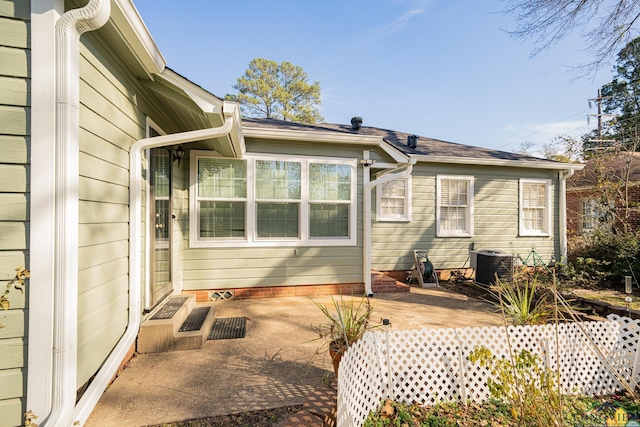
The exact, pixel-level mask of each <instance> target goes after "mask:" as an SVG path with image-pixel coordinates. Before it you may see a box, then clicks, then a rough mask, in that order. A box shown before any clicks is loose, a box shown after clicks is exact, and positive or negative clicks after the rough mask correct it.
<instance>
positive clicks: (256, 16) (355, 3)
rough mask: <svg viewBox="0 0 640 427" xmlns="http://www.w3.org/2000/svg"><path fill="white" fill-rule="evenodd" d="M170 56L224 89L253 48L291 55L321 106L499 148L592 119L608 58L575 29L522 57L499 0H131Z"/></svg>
mask: <svg viewBox="0 0 640 427" xmlns="http://www.w3.org/2000/svg"><path fill="white" fill-rule="evenodd" d="M134 4H135V5H136V7H137V8H138V10H139V12H140V15H141V16H142V19H143V20H144V21H145V23H146V24H147V26H148V28H149V30H150V32H151V35H152V36H153V38H154V40H155V41H156V43H157V45H158V47H159V48H160V51H161V52H162V53H163V55H164V57H165V59H166V60H167V63H168V66H169V67H171V68H172V69H174V70H175V71H177V72H178V73H180V74H182V75H184V76H185V77H187V78H188V79H190V80H192V81H194V82H195V83H197V84H199V85H200V86H202V87H203V88H205V89H206V90H208V91H210V92H212V93H213V94H215V95H217V96H219V97H224V95H225V94H227V93H232V92H234V90H233V88H232V86H233V84H234V83H235V82H236V79H237V78H238V77H240V76H241V75H242V74H243V73H244V71H245V70H246V69H247V66H248V64H249V62H250V61H251V60H252V59H253V58H258V57H261V58H267V59H271V60H275V61H277V62H281V61H289V62H291V63H293V64H295V65H299V66H301V67H302V68H304V70H305V71H306V72H307V74H308V76H309V80H310V81H311V82H314V81H318V82H320V86H321V88H322V106H321V108H320V111H321V114H322V115H323V116H324V118H325V120H326V121H327V122H330V123H344V124H348V123H349V122H350V119H351V117H353V116H361V117H362V118H363V120H364V125H365V126H376V127H381V128H385V129H393V130H398V131H403V132H408V133H414V134H418V135H422V136H427V137H432V138H438V139H443V140H446V141H452V142H458V143H463V144H469V145H476V146H482V147H489V148H495V149H500V150H504V151H514V150H517V149H518V148H519V147H520V145H521V144H522V143H523V142H525V141H526V142H530V143H532V144H535V145H534V148H533V149H532V150H531V151H532V152H533V153H535V152H536V150H537V149H540V148H541V146H542V144H544V143H549V142H551V141H552V140H553V139H554V138H555V137H557V136H558V135H562V134H567V135H570V136H573V137H575V138H579V136H580V135H582V134H584V133H586V132H587V131H588V130H589V129H592V128H594V127H595V124H596V121H595V119H594V118H593V117H592V118H591V122H590V124H588V123H587V115H588V114H594V113H595V112H596V111H595V106H593V107H592V108H591V109H590V108H589V106H588V102H587V100H588V99H589V98H594V97H595V96H596V95H597V90H598V88H599V87H601V86H602V85H603V84H604V83H607V82H608V81H610V80H611V79H612V76H611V67H610V66H606V67H604V68H603V70H602V71H600V72H599V73H598V74H597V75H595V76H593V77H591V78H588V79H580V80H577V81H576V73H575V72H574V71H572V67H574V66H575V65H578V64H581V63H585V62H589V61H590V56H589V54H588V53H587V52H584V51H583V50H582V43H581V40H580V38H579V37H578V34H574V35H572V36H571V37H570V38H569V39H567V40H564V41H563V42H561V43H560V44H558V45H555V46H553V47H552V48H551V49H549V50H546V51H543V52H542V53H541V54H539V55H538V56H536V57H533V58H532V57H531V52H532V50H533V47H534V45H533V44H531V43H525V42H522V41H519V40H513V39H512V38H511V37H510V36H509V35H508V34H507V33H506V32H505V31H504V30H505V29H514V28H515V24H514V21H513V19H512V18H511V17H510V16H505V15H504V14H502V13H501V11H502V10H503V8H504V3H503V1H501V0H482V1H478V0H375V1H371V0H370V1H364V0H351V1H349V0H341V1H337V0H322V1H318V0H316V1H312V0H297V1H294V0H288V1H285V0H273V1H268V2H267V1H264V0H234V1H210V0H189V1H182V2H176V1H175V0H134Z"/></svg>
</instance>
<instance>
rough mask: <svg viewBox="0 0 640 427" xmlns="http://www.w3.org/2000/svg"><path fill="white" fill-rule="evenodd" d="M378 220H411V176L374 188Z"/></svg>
mask: <svg viewBox="0 0 640 427" xmlns="http://www.w3.org/2000/svg"><path fill="white" fill-rule="evenodd" d="M376 196H377V204H376V206H377V214H376V219H377V220H378V221H410V220H411V197H410V196H411V178H399V179H394V180H393V181H389V182H386V183H384V184H381V185H379V186H378V187H377V189H376Z"/></svg>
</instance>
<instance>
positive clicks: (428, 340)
mask: <svg viewBox="0 0 640 427" xmlns="http://www.w3.org/2000/svg"><path fill="white" fill-rule="evenodd" d="M639 345H640V322H639V321H636V320H632V319H629V318H626V317H619V316H616V315H610V316H609V321H606V322H582V323H564V324H560V325H558V327H557V328H556V326H555V325H540V326H510V327H508V328H504V327H499V326H496V327H481V328H462V329H453V328H451V329H415V330H400V331H375V332H368V333H367V334H365V336H364V338H363V339H362V340H360V341H359V342H357V343H356V344H355V345H353V346H352V347H351V348H350V349H349V351H347V353H346V354H345V355H344V356H343V357H342V360H341V362H340V372H339V375H338V426H339V427H350V426H356V427H360V426H361V425H362V424H363V423H364V420H365V418H366V417H367V415H368V414H369V412H370V411H372V410H374V409H376V408H377V406H378V405H379V403H380V401H381V400H383V399H387V398H391V399H395V400H400V401H404V402H406V403H413V402H417V403H420V404H433V403H435V402H437V401H451V400H454V401H462V402H465V401H467V400H473V401H478V402H479V401H483V400H486V399H487V398H488V397H489V390H488V388H487V379H488V375H489V373H488V371H487V370H486V368H482V367H480V366H478V365H476V364H473V363H471V362H469V361H468V359H467V357H468V356H469V353H470V352H471V351H473V350H474V349H475V348H477V347H478V346H484V347H487V348H488V349H489V350H491V352H492V353H493V354H494V355H496V356H498V357H508V356H509V354H510V351H511V354H518V353H519V352H520V351H522V350H528V351H530V352H532V353H534V354H537V355H539V356H540V358H541V360H542V361H543V363H544V364H545V366H546V367H549V368H550V369H553V370H555V369H556V368H557V366H558V362H559V367H560V372H561V384H562V388H563V391H564V392H565V393H581V394H588V395H600V394H610V393H613V392H616V391H620V390H622V388H623V387H622V385H621V383H620V382H619V381H618V379H617V378H616V376H615V375H614V374H612V373H611V368H613V369H615V370H616V371H617V372H618V373H619V374H620V375H621V376H622V377H623V378H624V379H625V381H627V382H629V383H632V384H634V385H635V384H637V381H638V380H639V378H638V364H639V362H640V359H639V354H640V353H639V351H638V347H639ZM509 346H511V349H510V348H509Z"/></svg>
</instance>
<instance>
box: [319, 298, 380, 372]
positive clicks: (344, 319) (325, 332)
mask: <svg viewBox="0 0 640 427" xmlns="http://www.w3.org/2000/svg"><path fill="white" fill-rule="evenodd" d="M312 301H313V303H314V304H315V305H316V306H317V307H318V308H319V309H320V311H322V313H323V314H324V315H325V316H326V318H327V319H328V321H327V322H326V323H323V324H321V325H319V326H316V327H315V328H314V329H315V330H316V332H317V333H318V335H319V338H318V339H320V340H323V341H324V343H323V344H322V345H321V346H320V347H318V349H317V350H316V353H317V354H320V353H324V352H325V351H327V350H328V351H329V356H331V361H332V362H333V371H334V373H335V376H336V379H337V378H338V365H339V363H340V359H342V355H343V354H344V353H345V351H347V349H348V348H349V346H350V345H352V344H353V343H354V342H356V341H358V340H359V339H360V338H362V336H363V335H364V333H365V332H366V331H367V330H369V329H373V328H375V326H371V325H370V323H369V320H370V318H371V313H372V312H373V307H372V306H371V301H369V298H367V297H362V298H361V299H360V300H359V301H358V300H355V299H351V298H349V299H348V300H345V299H344V298H343V296H342V295H340V298H339V299H336V298H334V297H333V296H332V297H331V302H332V306H333V309H332V310H331V309H329V308H328V307H326V306H325V305H323V304H320V303H319V302H317V301H314V300H312Z"/></svg>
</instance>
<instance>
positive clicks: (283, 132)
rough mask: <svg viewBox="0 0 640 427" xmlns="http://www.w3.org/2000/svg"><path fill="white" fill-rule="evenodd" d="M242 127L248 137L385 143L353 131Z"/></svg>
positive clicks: (342, 142) (349, 142) (367, 143)
mask: <svg viewBox="0 0 640 427" xmlns="http://www.w3.org/2000/svg"><path fill="white" fill-rule="evenodd" d="M242 129H243V133H244V136H246V137H251V138H264V139H277V140H281V141H308V142H326V143H328V144H354V145H373V146H380V145H382V143H383V141H382V138H381V137H379V136H373V135H354V134H351V133H345V134H341V133H337V132H324V131H308V130H290V129H273V128H259V127H252V126H243V128H242Z"/></svg>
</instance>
